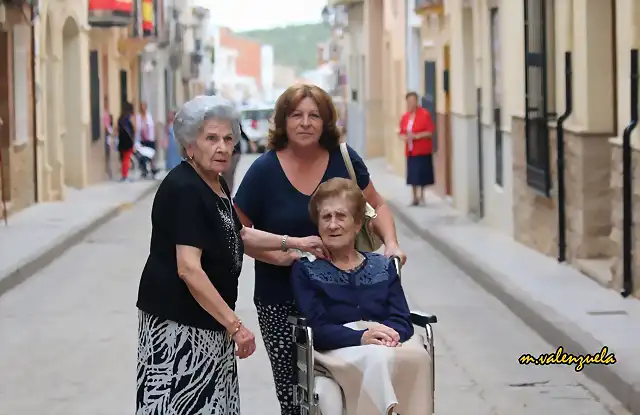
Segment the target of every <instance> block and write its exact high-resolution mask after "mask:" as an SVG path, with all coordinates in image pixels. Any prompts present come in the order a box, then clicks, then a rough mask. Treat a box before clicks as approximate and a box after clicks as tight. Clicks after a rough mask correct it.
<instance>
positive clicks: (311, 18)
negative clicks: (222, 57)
mask: <svg viewBox="0 0 640 415" xmlns="http://www.w3.org/2000/svg"><path fill="white" fill-rule="evenodd" d="M194 3H196V4H198V5H200V6H203V7H206V8H208V9H209V10H210V12H211V18H212V20H213V21H214V22H215V23H216V24H219V25H221V26H226V27H229V28H231V29H232V30H234V31H244V30H253V29H268V28H272V27H277V26H286V25H291V24H303V23H317V22H319V21H320V20H321V17H320V13H321V12H322V8H323V7H324V6H325V5H326V4H327V0H194Z"/></svg>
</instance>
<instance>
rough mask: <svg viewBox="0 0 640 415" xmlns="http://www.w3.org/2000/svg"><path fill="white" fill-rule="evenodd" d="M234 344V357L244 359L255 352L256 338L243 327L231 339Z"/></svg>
mask: <svg viewBox="0 0 640 415" xmlns="http://www.w3.org/2000/svg"><path fill="white" fill-rule="evenodd" d="M231 338H232V339H233V341H234V342H235V344H236V356H238V357H239V358H240V359H246V358H247V357H249V356H251V355H252V354H253V352H255V351H256V338H255V336H254V335H253V333H252V332H251V330H249V329H248V328H246V327H245V326H244V325H242V326H240V329H238V331H236V333H235V334H234V335H233V336H232V337H231Z"/></svg>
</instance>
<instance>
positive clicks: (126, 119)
mask: <svg viewBox="0 0 640 415" xmlns="http://www.w3.org/2000/svg"><path fill="white" fill-rule="evenodd" d="M134 137H135V129H134V126H133V104H131V103H130V102H125V103H124V104H123V105H122V114H121V115H120V118H118V152H119V153H120V163H121V166H122V170H121V176H120V181H123V182H124V181H126V180H127V179H128V178H129V168H130V167H131V156H132V155H133V143H134Z"/></svg>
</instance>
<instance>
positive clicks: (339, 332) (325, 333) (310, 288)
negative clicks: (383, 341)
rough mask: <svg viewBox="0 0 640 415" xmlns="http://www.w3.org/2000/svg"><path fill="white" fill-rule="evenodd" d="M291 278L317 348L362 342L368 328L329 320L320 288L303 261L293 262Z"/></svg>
mask: <svg viewBox="0 0 640 415" xmlns="http://www.w3.org/2000/svg"><path fill="white" fill-rule="evenodd" d="M291 278H292V285H293V294H294V297H295V299H296V303H297V304H298V307H299V309H300V313H301V314H302V315H303V316H304V317H305V318H306V319H307V320H308V322H309V325H310V326H311V328H312V329H313V341H314V344H315V348H316V349H317V350H335V349H341V348H343V347H351V346H359V345H360V344H362V335H363V334H364V332H365V331H366V330H353V329H350V328H348V327H345V326H343V325H342V324H334V323H331V322H330V321H328V319H327V313H326V311H325V308H324V304H323V303H322V299H321V297H320V296H319V295H318V290H317V288H316V287H315V286H314V284H313V283H312V282H311V279H310V278H309V274H308V273H307V270H306V268H305V267H304V265H303V264H302V263H301V261H297V262H296V263H294V264H293V269H292V271H291Z"/></svg>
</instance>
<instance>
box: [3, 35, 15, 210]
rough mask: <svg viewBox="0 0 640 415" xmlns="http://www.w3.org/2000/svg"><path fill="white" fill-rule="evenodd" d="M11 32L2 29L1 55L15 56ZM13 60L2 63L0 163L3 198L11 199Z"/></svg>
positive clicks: (4, 60)
mask: <svg viewBox="0 0 640 415" xmlns="http://www.w3.org/2000/svg"><path fill="white" fill-rule="evenodd" d="M10 41H11V40H10V38H9V33H8V32H5V31H2V30H0V56H13V53H12V52H11V47H10V43H9V42H10ZM10 64H11V62H10V61H9V60H8V59H3V60H2V63H1V64H0V97H2V99H0V119H2V125H0V163H2V177H1V178H0V179H1V181H0V191H1V192H2V199H3V200H11V185H10V183H11V180H10V177H9V174H10V171H9V148H10V147H11V122H12V121H13V120H12V119H11V111H10V110H9V108H10V107H11V102H10V101H9V100H10V99H11V97H13V92H12V88H11V82H10V80H11V78H12V76H11V75H12V74H11V69H10V66H9V65H10Z"/></svg>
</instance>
